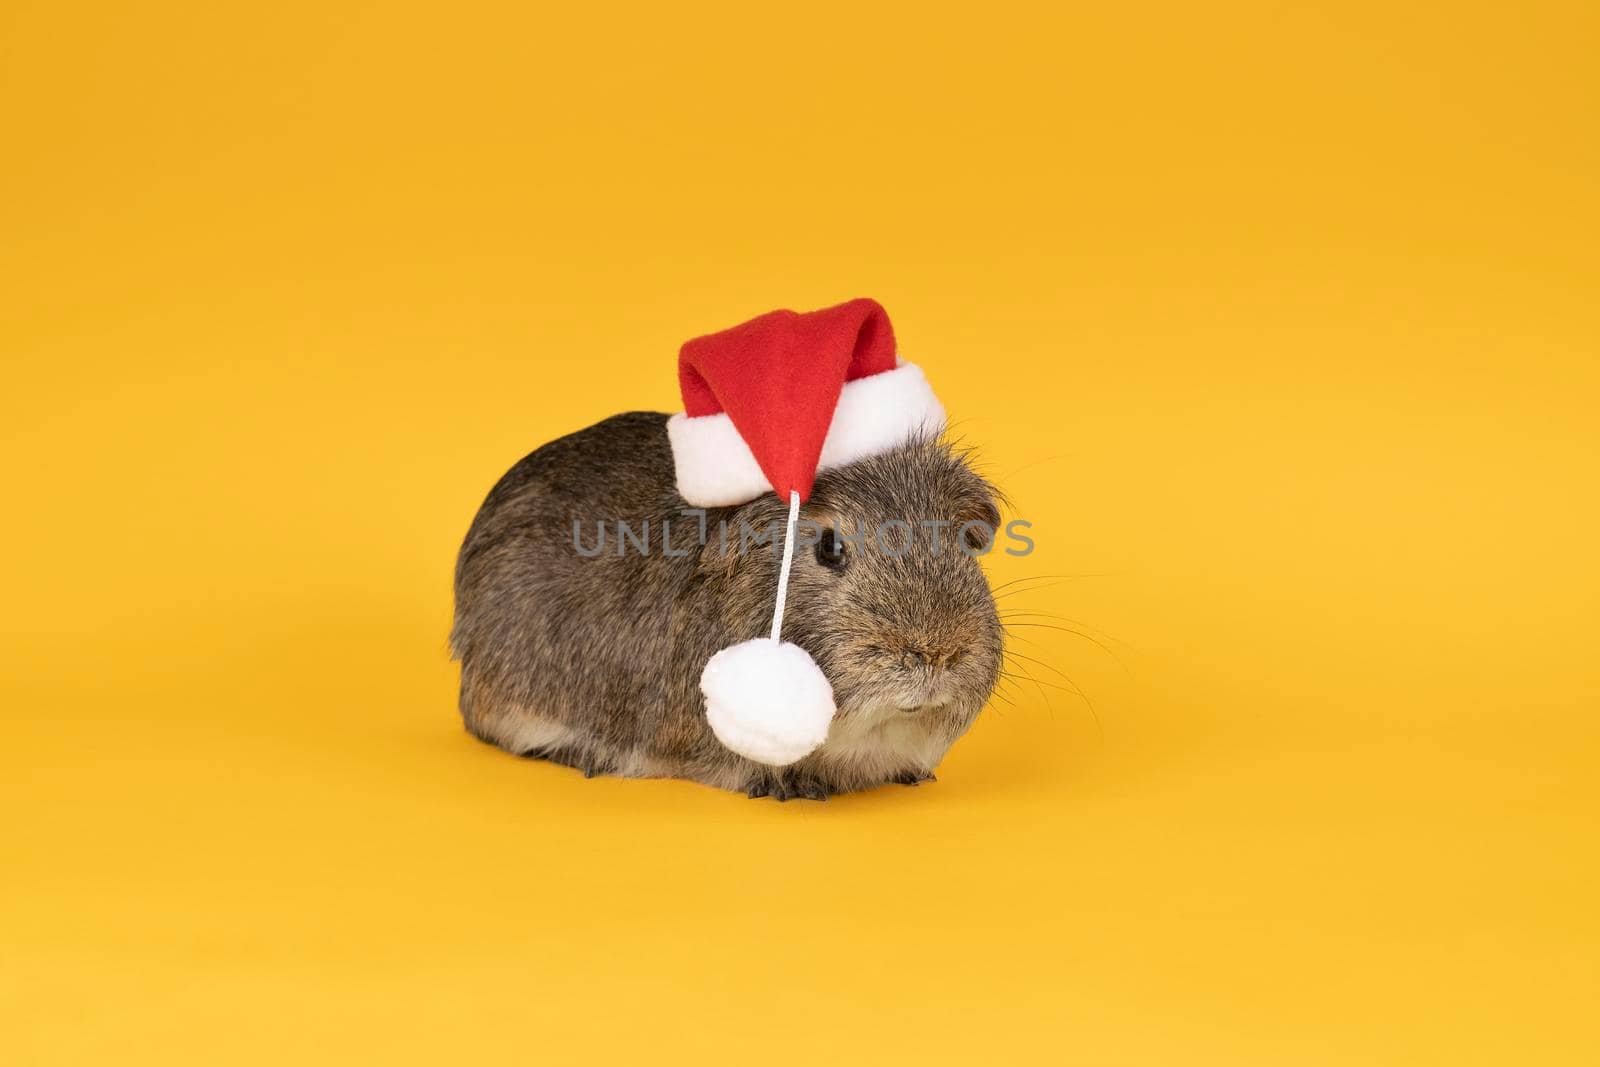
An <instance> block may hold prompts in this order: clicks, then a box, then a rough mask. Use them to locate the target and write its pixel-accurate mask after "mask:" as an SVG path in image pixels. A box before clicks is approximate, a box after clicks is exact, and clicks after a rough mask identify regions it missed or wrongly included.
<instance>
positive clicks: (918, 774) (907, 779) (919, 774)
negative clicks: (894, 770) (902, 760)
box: [889, 771, 939, 785]
mask: <svg viewBox="0 0 1600 1067" xmlns="http://www.w3.org/2000/svg"><path fill="white" fill-rule="evenodd" d="M938 780H939V779H937V778H935V777H934V775H933V772H932V771H901V772H900V773H899V774H897V775H895V776H894V777H893V778H891V779H889V781H891V782H893V783H894V784H895V785H921V784H922V783H923V782H937V781H938Z"/></svg>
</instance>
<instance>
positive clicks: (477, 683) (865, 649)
mask: <svg viewBox="0 0 1600 1067" xmlns="http://www.w3.org/2000/svg"><path fill="white" fill-rule="evenodd" d="M666 423H667V416H666V415H663V414H659V413H654V412H633V413H629V414H624V415H617V416H615V417H613V418H609V419H606V420H605V421H603V422H600V423H598V424H596V425H594V426H590V427H589V428H587V429H584V430H579V431H578V432H576V433H573V434H569V435H568V436H566V437H563V438H561V439H559V440H556V441H552V442H550V443H549V444H547V445H545V446H544V447H542V448H540V449H538V450H537V451H535V452H533V453H532V454H531V455H528V456H527V457H525V458H524V459H523V460H522V461H521V462H519V463H517V464H516V466H514V467H512V468H511V470H510V471H508V472H507V473H506V474H505V476H504V477H502V478H501V479H500V481H499V483H498V484H496V485H495V487H494V488H493V490H491V491H490V493H489V495H488V498H487V499H486V500H485V501H484V503H483V506H482V507H481V508H480V509H479V511H478V514H477V517H476V518H475V519H474V520H473V522H472V527H471V529H470V530H468V532H467V536H466V541H465V542H464V543H463V544H462V546H461V554H460V557H459V560H458V562H457V565H456V577H455V594H456V610H455V625H454V628H453V630H452V631H451V638H450V641H451V649H452V652H453V653H454V656H455V657H456V658H457V659H459V660H460V661H461V715H462V718H463V719H464V720H465V722H466V726H467V729H468V730H470V731H471V732H472V733H473V734H474V735H476V736H477V737H479V738H481V739H482V740H484V741H487V742H489V743H491V744H494V745H498V746H499V747H501V748H503V749H505V750H506V751H508V752H511V753H513V754H515V755H518V756H527V757H533V758H539V759H545V760H549V761H551V762H554V763H560V764H565V765H567V766H570V767H575V768H578V769H579V770H582V771H583V772H584V773H585V774H586V775H598V774H610V775H619V776H623V777H634V778H652V777H661V778H686V779H690V780H692V781H696V782H703V783H705V784H707V785H712V786H717V787H720V788H723V789H731V790H736V791H740V792H743V793H745V794H747V795H748V796H751V797H764V796H771V797H775V798H776V799H778V800H787V799H790V798H795V797H804V798H809V799H815V800H822V799H826V798H827V797H828V796H829V795H830V794H833V793H841V792H848V791H851V790H858V789H868V788H871V787H874V786H878V785H882V784H885V783H890V782H898V783H901V784H904V785H914V784H916V783H918V782H921V781H926V780H928V779H931V778H932V777H933V769H934V768H935V767H936V766H937V765H938V764H939V761H940V760H941V759H942V758H943V756H944V754H945V752H946V751H947V750H948V749H949V748H950V746H951V745H952V744H953V743H954V742H955V740H956V739H957V738H958V737H960V736H961V735H962V734H963V733H965V732H966V730H967V729H968V727H970V726H971V725H972V723H973V720H974V719H975V718H976V717H977V715H978V713H979V711H980V710H981V709H982V708H983V706H984V704H985V703H986V702H987V701H988V699H989V696H990V694H991V692H992V691H993V690H994V687H995V685H996V683H997V681H998V679H999V675H1000V667H1001V654H1002V641H1003V631H1002V628H1001V624H1000V619H999V616H998V613H997V612H996V609H995V602H994V597H993V595H992V594H991V592H990V589H989V584H988V581H987V579H986V578H985V576H984V573H983V570H982V567H981V566H980V564H979V562H978V560H977V559H976V558H975V556H976V554H977V550H978V549H981V548H984V547H987V545H986V544H980V543H978V542H987V541H988V540H990V539H992V536H993V531H994V530H995V528H996V527H997V526H998V525H999V521H1000V516H999V511H998V508H997V497H998V494H997V492H996V490H995V489H994V487H993V486H991V485H990V484H989V483H988V482H986V481H985V480H984V479H983V478H981V477H980V476H979V475H978V474H976V473H975V472H974V471H973V469H972V467H971V466H970V465H969V463H968V461H967V458H966V456H965V455H964V454H963V453H962V452H961V451H959V450H957V449H955V448H953V447H952V446H950V445H948V444H947V443H945V442H943V441H942V440H941V439H939V438H938V437H936V436H930V435H921V436H915V437H913V438H912V439H911V440H909V441H907V442H906V443H904V444H902V445H900V446H899V447H897V448H895V449H893V450H891V451H888V452H885V453H882V454H879V455H875V456H871V457H868V458H866V459H860V460H857V461H855V462H853V463H849V464H846V465H844V466H841V467H838V468H835V469H831V470H826V471H824V472H822V473H821V474H820V475H818V477H817V480H816V483H815V487H814V490H813V492H812V495H811V497H810V499H809V500H808V501H807V502H806V504H805V506H804V507H803V509H802V511H801V520H802V523H803V524H806V526H808V527H809V528H810V529H811V530H812V531H813V534H812V536H811V537H810V538H809V540H810V541H812V542H814V543H811V544H807V543H806V541H807V540H808V539H807V538H804V537H802V538H797V543H796V547H795V549H794V562H793V564H792V566H793V573H792V575H791V578H790V595H789V601H788V609H787V612H786V614H785V616H784V620H783V637H784V639H785V640H786V641H793V642H794V643H796V644H798V645H799V646H800V647H801V648H803V649H805V650H806V651H807V652H808V653H810V655H811V656H812V658H813V659H814V660H815V661H816V663H817V665H818V666H819V667H820V668H821V669H822V672H823V673H824V674H825V675H826V677H827V679H828V681H829V682H830V683H831V684H832V686H833V692H834V700H835V705H836V708H837V713H836V716H835V718H834V720H833V722H832V725H831V726H830V728H829V731H828V735H827V740H826V741H825V742H823V744H822V745H821V747H819V748H818V749H816V750H815V751H814V752H812V753H811V754H810V755H808V756H806V757H805V758H804V759H801V760H800V761H799V762H797V763H794V764H791V765H789V766H786V767H770V766H767V765H764V764H761V763H757V762H754V761H752V760H749V759H746V758H744V757H742V756H739V755H737V754H735V753H734V752H732V751H730V750H728V749H727V748H724V747H723V745H722V744H721V743H719V741H718V740H717V738H716V736H715V735H714V734H713V733H712V731H711V728H710V726H709V725H708V723H707V721H706V713H705V700H704V698H703V696H702V694H701V691H700V688H699V680H700V673H701V669H702V668H703V667H704V665H705V664H706V661H707V660H708V659H709V658H710V657H711V656H712V654H713V653H715V652H716V651H717V650H718V649H722V648H726V647H728V646H729V645H732V644H734V643H736V642H740V641H744V640H746V639H748V638H752V637H757V636H761V635H763V634H764V633H765V632H766V630H767V628H768V626H769V623H770V620H771V612H772V597H773V590H774V588H775V587H776V585H777V581H778V568H779V563H780V558H779V553H778V551H777V550H776V547H775V544H774V545H773V546H767V547H757V546H755V545H746V544H745V543H744V542H742V541H741V534H740V532H739V531H740V530H741V523H743V525H744V527H748V528H749V529H752V530H756V531H760V530H763V529H768V528H770V524H773V523H777V524H779V527H780V528H781V524H782V523H783V521H784V519H785V518H786V508H785V507H784V504H783V502H782V501H781V500H779V499H778V497H777V496H776V495H774V494H772V493H767V494H764V495H763V496H762V497H760V498H758V499H756V500H754V501H752V502H750V503H748V504H744V505H742V506H740V507H730V508H708V509H703V511H700V512H695V511H691V510H690V509H689V505H688V504H686V503H685V502H684V500H683V498H682V497H681V496H679V495H678V492H677V490H676V488H675V487H674V485H675V483H674V474H673V457H672V452H671V449H670V446H669V443H668V438H667V430H666ZM702 514H703V516H704V518H703V520H701V519H700V518H699V517H698V516H699V515H702ZM619 523H624V524H626V525H627V527H628V529H629V530H630V531H631V532H632V533H633V535H634V540H632V541H629V542H627V543H624V542H622V539H621V538H620V537H619V536H617V534H618V531H619V525H618V524H619ZM723 523H726V524H727V525H726V526H725V527H724V526H723V525H722V524H723ZM885 523H889V524H890V525H889V526H888V527H885V526H884V524H885ZM963 523H975V524H981V525H979V526H969V527H967V529H966V531H965V536H966V537H968V538H969V539H971V542H972V543H970V544H969V545H967V546H966V547H965V548H964V547H963V546H962V545H960V544H957V543H956V540H955V539H956V538H957V537H959V536H962V533H961V532H959V531H960V528H961V526H962V524H963ZM811 524H814V525H811ZM902 524H907V525H908V526H909V529H910V531H912V534H911V536H910V537H905V536H904V533H905V531H906V529H907V525H902ZM803 528H804V527H803ZM723 529H726V530H727V531H728V534H727V536H726V537H722V536H719V533H720V531H721V530H723ZM884 529H887V530H888V533H887V534H878V533H877V532H876V531H880V530H884ZM602 530H603V534H602ZM642 531H648V535H647V536H648V542H647V544H646V546H645V549H644V550H643V551H641V550H640V547H639V544H638V537H639V535H640V533H641V532H642ZM863 534H864V536H863ZM602 536H603V537H604V541H603V542H599V539H600V538H601V537H602ZM896 537H899V538H900V540H899V541H898V543H897V542H896V540H895V538H896ZM778 540H779V541H781V537H780V538H778ZM597 542H598V543H600V544H601V545H602V547H601V548H600V550H599V552H598V553H597V554H596V551H595V550H596V544H597Z"/></svg>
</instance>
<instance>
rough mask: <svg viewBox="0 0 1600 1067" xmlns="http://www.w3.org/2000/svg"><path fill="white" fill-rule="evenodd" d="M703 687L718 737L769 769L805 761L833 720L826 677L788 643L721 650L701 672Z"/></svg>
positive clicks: (747, 644) (766, 641)
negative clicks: (801, 760)
mask: <svg viewBox="0 0 1600 1067" xmlns="http://www.w3.org/2000/svg"><path fill="white" fill-rule="evenodd" d="M700 691H701V692H702V693H704V694H705V697H706V721H707V722H708V723H709V724H710V725H711V730H712V732H713V733H715V734H716V735H717V740H719V741H721V742H722V743H723V744H724V745H725V746H727V748H729V749H730V750H732V751H734V752H737V753H738V754H739V755H741V756H743V757H745V758H746V759H749V760H754V761H755V762H757V763H764V764H766V765H767V766H769V767H786V766H788V765H789V764H791V763H794V762H796V761H798V760H800V759H803V758H804V757H805V756H807V755H808V754H809V753H811V752H812V751H813V750H814V749H816V747H817V746H818V745H820V744H822V742H823V741H825V740H827V737H828V726H829V724H830V723H832V722H833V711H834V708H833V687H832V686H831V685H829V684H828V679H827V676H825V675H824V674H823V673H822V669H821V668H819V667H818V666H817V665H816V663H815V662H813V661H812V659H811V657H810V656H809V655H807V654H806V651H805V649H803V648H801V647H800V646H799V645H795V644H791V643H789V642H779V641H774V640H772V639H771V638H767V637H762V638H757V639H755V640H753V641H745V642H742V643H741V644H737V645H734V646H733V647H731V648H725V649H723V650H722V651H721V652H718V653H717V654H716V655H715V656H712V657H711V660H710V661H709V662H708V663H707V664H706V667H705V670H704V671H703V672H702V673H701V675H700ZM774 792H776V790H774Z"/></svg>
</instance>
